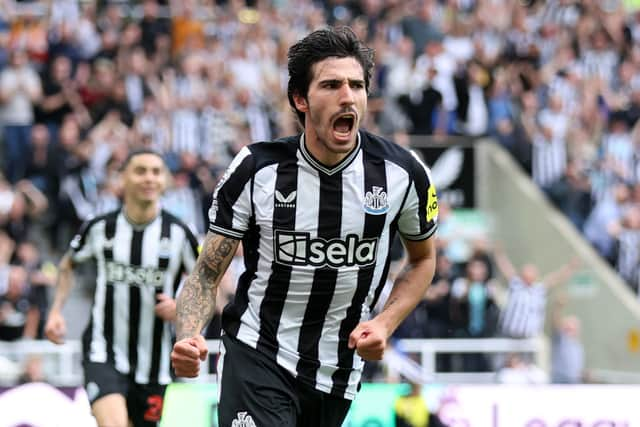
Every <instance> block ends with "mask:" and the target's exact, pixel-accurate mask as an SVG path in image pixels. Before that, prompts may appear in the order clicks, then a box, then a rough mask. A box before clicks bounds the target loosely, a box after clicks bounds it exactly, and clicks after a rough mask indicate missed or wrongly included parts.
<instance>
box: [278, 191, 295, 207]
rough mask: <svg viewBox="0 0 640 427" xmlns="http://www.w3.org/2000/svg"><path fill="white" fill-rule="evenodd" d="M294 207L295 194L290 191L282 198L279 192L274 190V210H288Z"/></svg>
mask: <svg viewBox="0 0 640 427" xmlns="http://www.w3.org/2000/svg"><path fill="white" fill-rule="evenodd" d="M295 207H296V192H295V191H292V192H291V193H289V194H288V195H287V196H284V195H283V194H282V193H281V192H280V191H278V190H276V208H290V209H293V208H295Z"/></svg>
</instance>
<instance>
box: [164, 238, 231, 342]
mask: <svg viewBox="0 0 640 427" xmlns="http://www.w3.org/2000/svg"><path fill="white" fill-rule="evenodd" d="M238 243H239V240H236V239H231V238H228V237H224V236H221V235H219V234H214V233H207V236H206V238H205V241H204V244H203V246H202V251H201V252H200V255H199V256H198V260H197V261H196V266H195V268H194V270H193V271H192V272H191V274H190V275H189V276H188V277H187V279H186V282H185V284H184V287H183V289H182V291H181V292H180V294H179V295H178V299H177V301H176V310H177V316H176V334H177V339H178V341H179V340H182V339H184V338H188V337H193V336H196V335H198V334H200V331H201V330H202V329H203V328H204V326H205V325H206V323H207V322H208V321H209V320H210V319H211V317H212V316H213V313H214V311H215V307H216V294H217V291H218V286H219V285H220V281H221V280H222V277H223V276H224V273H225V271H226V270H227V268H228V267H229V264H230V263H231V260H232V259H233V255H234V254H235V252H236V249H237V247H238Z"/></svg>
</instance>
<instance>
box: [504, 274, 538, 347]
mask: <svg viewBox="0 0 640 427" xmlns="http://www.w3.org/2000/svg"><path fill="white" fill-rule="evenodd" d="M546 309H547V288H546V286H545V285H544V284H543V283H541V282H535V283H532V284H531V285H527V284H526V283H525V282H524V281H523V280H522V279H521V278H520V277H518V276H514V277H513V278H512V279H511V280H510V281H509V296H508V297H507V303H506V305H505V306H504V308H503V309H502V312H501V313H500V320H499V322H500V331H501V332H502V333H503V334H504V335H506V336H508V337H511V338H533V337H537V336H538V335H539V334H541V333H542V332H543V329H544V320H545V313H546Z"/></svg>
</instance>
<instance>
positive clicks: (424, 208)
mask: <svg viewBox="0 0 640 427" xmlns="http://www.w3.org/2000/svg"><path fill="white" fill-rule="evenodd" d="M411 154H412V161H411V163H410V167H411V170H410V174H411V177H412V181H411V183H410V187H409V190H408V194H407V198H406V200H405V203H404V205H403V207H402V211H401V212H400V218H399V220H398V231H399V232H400V234H401V235H402V236H403V237H404V238H405V239H408V240H415V241H419V240H425V239H428V238H429V237H431V236H432V235H433V233H435V231H436V228H437V222H438V195H437V191H436V187H435V185H434V184H433V181H432V179H431V171H430V170H429V168H428V167H427V166H426V165H425V164H424V163H422V161H421V160H420V159H419V158H418V157H417V156H416V154H415V153H414V152H411Z"/></svg>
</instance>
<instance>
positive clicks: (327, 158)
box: [304, 130, 359, 167]
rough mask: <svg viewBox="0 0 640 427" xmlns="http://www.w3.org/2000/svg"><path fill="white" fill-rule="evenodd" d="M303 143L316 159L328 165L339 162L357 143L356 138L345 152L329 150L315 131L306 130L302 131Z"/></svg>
mask: <svg viewBox="0 0 640 427" xmlns="http://www.w3.org/2000/svg"><path fill="white" fill-rule="evenodd" d="M356 138H359V137H356ZM304 143H305V146H306V147H307V150H308V151H309V153H311V155H312V156H313V157H314V158H315V159H316V160H317V161H319V162H320V163H322V164H323V165H325V166H329V167H332V166H335V165H337V164H338V163H340V162H341V161H342V160H343V159H344V158H345V157H347V156H348V155H349V154H350V153H351V151H352V150H353V149H354V148H355V147H356V146H357V144H358V142H357V139H356V144H355V145H354V146H353V147H351V149H350V150H349V151H347V152H336V151H331V150H329V149H328V148H327V146H326V144H324V143H323V142H322V141H321V140H320V139H319V138H318V135H317V134H316V133H315V132H313V131H308V130H305V133H304Z"/></svg>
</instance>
